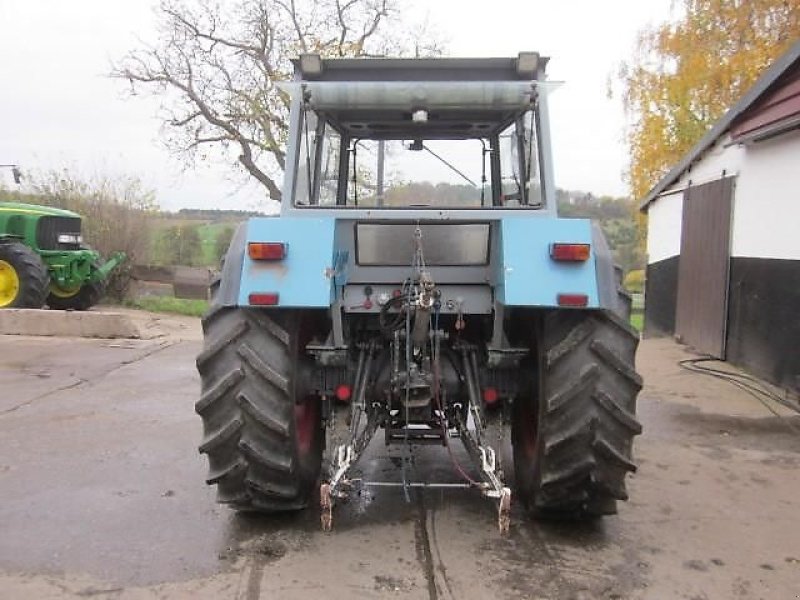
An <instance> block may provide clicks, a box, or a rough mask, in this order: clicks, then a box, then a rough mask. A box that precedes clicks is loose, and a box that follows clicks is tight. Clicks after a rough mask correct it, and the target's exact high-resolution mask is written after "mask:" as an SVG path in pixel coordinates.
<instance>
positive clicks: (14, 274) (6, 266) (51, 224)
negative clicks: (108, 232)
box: [0, 202, 125, 310]
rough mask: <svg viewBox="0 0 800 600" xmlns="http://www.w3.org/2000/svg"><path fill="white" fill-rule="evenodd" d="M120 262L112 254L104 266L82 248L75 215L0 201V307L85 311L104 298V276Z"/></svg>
mask: <svg viewBox="0 0 800 600" xmlns="http://www.w3.org/2000/svg"><path fill="white" fill-rule="evenodd" d="M123 260H125V254H123V253H121V252H117V253H115V254H114V255H113V256H112V257H111V258H110V260H108V261H107V262H105V263H103V262H102V260H101V258H100V254H99V253H98V252H96V251H95V250H92V249H91V248H89V247H87V246H85V245H84V244H83V238H82V236H81V216H80V215H79V214H77V213H74V212H71V211H68V210H62V209H60V208H52V207H49V206H37V205H34V204H21V203H17V202H0V308H42V306H44V305H45V304H47V305H48V306H49V307H50V308H54V309H59V310H68V309H72V310H86V309H88V308H90V307H91V306H93V305H95V304H97V303H98V302H99V301H100V299H101V298H102V297H103V293H104V291H105V282H106V277H107V276H108V274H109V273H110V272H111V270H112V269H114V267H116V266H117V265H118V264H119V263H121V262H122V261H123Z"/></svg>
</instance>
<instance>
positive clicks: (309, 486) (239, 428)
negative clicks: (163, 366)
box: [195, 306, 324, 512]
mask: <svg viewBox="0 0 800 600" xmlns="http://www.w3.org/2000/svg"><path fill="white" fill-rule="evenodd" d="M203 331H204V334H205V343H204V348H203V351H202V352H201V353H200V355H199V356H198V357H197V369H198V371H199V372H200V376H201V382H202V393H201V396H200V400H199V401H198V402H197V404H196V405H195V410H196V412H197V413H198V414H199V415H200V416H201V417H202V419H203V432H204V434H203V442H202V444H201V445H200V452H201V453H204V454H206V455H207V456H208V463H209V474H208V478H207V480H206V483H208V484H209V485H213V484H216V486H217V500H218V502H220V503H223V504H229V505H231V506H232V507H233V508H235V509H237V510H256V511H263V512H277V511H285V510H297V509H301V508H304V507H305V506H306V505H307V504H308V502H309V499H310V497H311V495H312V493H313V491H314V489H315V487H316V486H315V484H316V482H317V479H318V477H319V471H320V466H321V460H322V448H323V446H324V442H323V430H322V425H321V413H320V408H321V407H320V402H319V398H318V397H317V396H315V395H311V394H309V393H307V392H306V391H304V389H303V388H304V383H305V382H304V380H303V377H302V370H303V369H302V363H301V360H302V351H303V348H304V347H305V343H306V342H307V341H308V340H307V337H308V336H307V335H306V333H305V331H304V327H303V318H302V314H300V313H298V312H296V311H285V310H269V311H266V310H260V309H247V308H225V307H219V306H214V307H212V309H211V310H210V311H209V313H208V314H207V315H206V316H205V317H204V318H203Z"/></svg>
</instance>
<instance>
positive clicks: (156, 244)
mask: <svg viewBox="0 0 800 600" xmlns="http://www.w3.org/2000/svg"><path fill="white" fill-rule="evenodd" d="M238 224H239V222H238V221H234V220H221V221H203V220H200V219H184V218H177V217H164V218H159V219H156V221H155V226H154V231H153V234H152V236H151V240H150V258H149V262H150V264H153V265H169V264H172V260H170V258H169V256H168V254H165V249H164V248H163V245H162V244H161V243H160V238H161V236H162V235H163V234H164V232H166V231H167V230H168V229H169V228H171V227H176V226H184V227H185V226H189V227H195V228H196V230H197V235H198V237H199V238H200V253H199V255H198V256H195V257H193V259H192V260H191V265H190V266H195V267H218V266H219V259H218V258H217V238H218V237H219V235H220V234H221V233H222V232H223V231H224V230H225V229H226V228H232V229H235V228H236V226H237V225H238ZM184 262H188V261H184Z"/></svg>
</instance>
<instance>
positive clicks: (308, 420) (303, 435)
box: [294, 398, 318, 457]
mask: <svg viewBox="0 0 800 600" xmlns="http://www.w3.org/2000/svg"><path fill="white" fill-rule="evenodd" d="M317 420H318V419H317V405H316V404H315V403H314V402H313V400H311V399H310V398H306V399H305V401H304V402H301V403H300V404H295V405H294V430H295V438H296V440H297V450H298V454H299V455H300V456H301V457H303V456H306V455H308V454H309V452H311V448H312V446H313V445H314V438H315V433H316V431H315V429H316V427H317Z"/></svg>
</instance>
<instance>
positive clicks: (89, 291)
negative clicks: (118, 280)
mask: <svg viewBox="0 0 800 600" xmlns="http://www.w3.org/2000/svg"><path fill="white" fill-rule="evenodd" d="M105 291H106V286H105V285H104V283H103V282H102V281H95V282H93V283H85V284H84V285H82V286H81V287H80V289H79V290H77V291H76V292H75V293H73V294H69V293H64V292H63V291H62V290H57V289H56V290H54V289H53V287H52V286H51V287H50V293H49V294H48V296H47V306H49V307H50V308H52V309H55V310H89V309H90V308H91V307H92V306H94V305H95V304H97V303H98V302H100V300H101V299H102V297H103V295H104V294H105Z"/></svg>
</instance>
